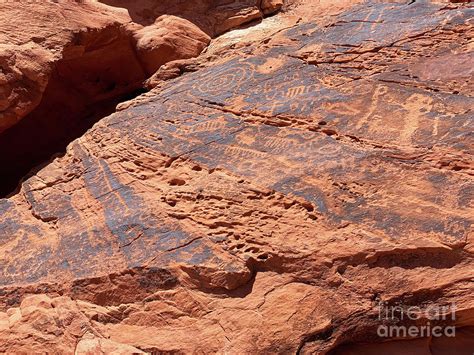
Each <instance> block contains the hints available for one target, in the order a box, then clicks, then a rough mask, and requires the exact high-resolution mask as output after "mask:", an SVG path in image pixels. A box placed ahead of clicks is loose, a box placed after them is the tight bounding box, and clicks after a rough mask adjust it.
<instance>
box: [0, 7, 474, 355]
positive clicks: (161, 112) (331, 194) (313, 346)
mask: <svg viewBox="0 0 474 355" xmlns="http://www.w3.org/2000/svg"><path fill="white" fill-rule="evenodd" d="M103 2H104V3H107V4H102V5H100V4H98V3H90V4H73V3H70V4H69V5H64V4H63V3H58V4H56V5H53V4H52V3H51V4H49V3H48V5H47V6H66V8H67V7H68V6H77V8H78V9H79V8H80V9H81V10H80V11H87V9H88V6H93V7H94V8H95V9H98V8H100V9H102V10H101V11H112V10H109V7H110V6H111V5H117V6H119V5H121V6H122V7H123V9H125V8H127V6H128V8H127V10H126V11H125V10H113V11H117V14H118V15H117V16H119V17H114V18H115V21H118V22H119V25H110V27H107V26H109V25H106V24H104V25H103V26H105V27H107V28H108V30H106V31H111V33H113V34H114V36H113V38H116V41H117V42H114V41H112V42H108V41H107V40H106V38H109V39H110V38H111V37H108V36H105V37H101V36H99V37H96V36H94V37H90V34H89V32H87V33H86V34H84V33H83V34H81V35H79V37H77V38H79V39H76V40H75V41H74V42H73V43H75V44H74V46H72V47H67V46H66V47H64V48H70V49H69V54H68V56H66V58H69V59H67V61H66V62H67V63H68V64H67V65H66V64H64V67H62V66H60V68H61V70H63V71H61V70H59V72H62V73H67V70H68V68H69V70H71V68H73V69H74V70H73V71H74V72H76V73H78V74H80V73H83V72H84V70H81V68H82V65H83V63H84V62H83V61H77V62H75V60H76V58H77V55H78V54H77V53H81V55H82V56H87V55H90V56H91V57H90V60H88V61H86V62H87V63H96V64H97V65H99V64H98V62H100V58H104V60H109V58H110V57H109V56H107V55H105V54H107V53H109V51H108V50H105V49H104V52H103V53H104V55H100V54H99V53H94V51H95V49H96V48H104V45H105V43H116V44H108V45H117V46H118V48H121V50H118V49H117V50H113V51H112V52H113V53H115V54H117V53H125V52H126V50H125V48H135V47H133V46H132V45H130V46H131V47H127V46H124V45H119V44H118V43H121V38H122V37H120V36H121V34H122V33H125V32H126V33H132V34H133V36H138V37H133V36H132V37H131V38H140V39H139V40H138V42H137V43H139V44H140V46H142V47H139V48H152V50H151V51H147V52H146V53H147V56H149V57H148V58H149V62H148V64H149V65H152V66H153V65H154V63H156V62H159V63H162V62H161V58H160V55H161V54H162V51H161V50H157V51H156V53H153V49H156V48H161V46H163V47H166V48H168V47H167V45H168V42H167V39H166V38H174V37H176V40H179V41H180V42H179V43H180V44H178V45H177V46H176V48H185V49H186V53H188V52H187V50H189V51H190V52H189V53H191V52H192V53H193V56H195V55H196V54H197V53H198V52H199V51H200V48H201V46H202V47H204V46H208V47H207V48H206V50H204V52H203V53H201V54H200V55H199V56H198V57H197V58H195V59H190V58H188V57H186V58H182V59H180V60H178V61H174V59H176V58H173V59H172V60H173V61H172V62H170V63H167V64H166V65H164V66H161V67H160V69H159V70H158V72H159V75H158V77H155V79H154V80H155V81H154V82H153V84H150V87H154V89H153V90H152V91H150V92H149V93H147V94H145V95H142V96H140V97H138V98H136V99H134V100H133V101H131V102H127V103H124V104H122V105H121V109H120V111H117V112H116V113H114V114H112V115H110V116H108V117H105V118H103V119H102V120H100V121H99V122H98V123H97V124H95V125H94V127H93V128H91V129H90V130H88V131H87V132H86V133H85V134H84V135H82V136H81V137H80V138H78V139H76V140H74V141H72V142H71V143H70V144H69V145H68V148H67V150H66V152H65V154H62V155H61V156H58V157H56V158H54V159H52V160H51V161H50V162H49V163H48V164H45V165H44V166H43V167H41V168H37V169H36V171H35V172H34V173H33V174H31V176H30V177H29V178H27V179H25V180H24V181H23V182H22V184H21V186H20V188H19V189H18V190H17V191H16V192H15V193H13V194H10V195H9V196H8V198H4V199H0V270H1V273H0V352H5V353H32V352H33V353H41V352H49V353H58V354H73V353H74V354H95V353H119V354H132V353H178V354H188V353H198V354H201V353H205V354H208V353H218V354H256V353H262V354H291V353H297V354H332V355H334V354H387V355H388V354H447V353H449V354H451V353H452V354H463V355H464V354H469V355H470V354H472V351H473V349H474V297H473V294H474V260H473V253H474V233H473V227H472V222H473V216H474V208H473V207H474V206H473V201H474V199H473V197H474V177H473V174H474V162H473V147H474V144H473V143H474V141H473V135H472V132H473V128H474V122H473V111H472V110H473V107H474V97H473V93H474V82H473V75H472V74H473V72H472V70H473V69H472V68H473V59H474V52H473V51H474V47H473V39H472V38H473V35H474V23H473V19H474V7H473V6H472V4H469V3H456V4H454V3H450V2H441V1H440V2H430V1H415V2H413V1H406V2H405V1H397V2H389V3H384V2H379V1H369V2H360V3H357V2H349V1H335V2H329V1H328V2H326V1H321V2H311V1H309V0H307V1H301V2H295V3H294V4H289V6H288V7H286V8H285V12H284V13H282V14H278V15H276V16H274V17H270V18H268V19H265V20H263V21H262V22H261V23H260V24H258V25H255V26H252V27H249V28H243V29H239V30H236V31H231V32H228V33H225V34H223V35H222V36H220V37H219V38H217V39H215V40H212V41H211V42H210V44H209V45H208V42H209V39H210V38H211V37H215V36H216V33H217V32H219V33H222V31H224V28H225V29H228V28H227V26H230V25H229V24H231V25H232V26H234V25H235V23H239V24H241V23H242V21H243V20H242V18H243V19H245V21H247V20H249V19H250V18H253V17H254V16H255V18H259V17H261V16H262V14H263V13H266V11H267V10H265V9H267V8H268V7H267V6H270V8H271V7H272V6H274V7H275V8H279V7H280V6H281V2H279V1H263V2H261V3H260V2H258V4H257V5H255V4H256V3H257V2H251V1H239V2H235V1H234V2H231V1H227V2H226V1H216V2H213V4H216V3H218V4H219V6H218V7H216V8H215V9H216V10H215V11H216V13H219V14H223V13H225V12H223V11H222V9H227V10H228V11H229V12H228V13H227V15H226V19H225V20H224V21H222V19H221V18H219V20H218V21H217V20H214V17H212V16H211V17H210V16H209V13H208V12H205V11H204V10H202V9H208V7H207V6H209V4H208V3H206V2H204V1H202V2H197V3H196V4H195V5H194V7H191V5H189V2H180V1H176V2H172V4H173V5H169V4H168V2H154V1H151V0H150V1H134V2H132V1H125V0H124V1H118V0H117V1H113V0H108V1H103ZM170 3H171V2H170ZM45 4H46V2H45ZM252 4H253V5H252ZM1 6H9V5H1ZM44 6H46V5H44ZM97 6H99V7H97ZM101 6H103V7H101ZM254 6H255V9H254ZM163 8H165V10H163ZM227 10H226V11H227ZM16 11H18V13H19V16H20V15H21V14H22V15H21V16H27V14H25V13H24V11H23V10H21V9H20V10H16ZM256 11H257V12H258V14H256V15H253V12H256ZM165 12H166V16H165V15H164V13H165ZM74 13H77V12H74ZM180 14H181V15H180ZM229 14H231V15H229ZM178 15H179V16H178ZM317 15H318V16H317ZM29 16H31V15H29ZM94 16H98V17H100V18H102V17H101V16H102V15H101V14H100V13H98V12H97V11H94V12H93V13H91V15H90V17H87V18H88V19H89V20H88V21H95V20H93V19H94ZM120 16H123V19H124V20H123V21H122V20H121V18H122V17H120ZM127 16H129V20H126V18H127ZM163 16H165V17H163ZM170 16H177V17H179V18H180V19H179V20H173V18H172V17H170ZM193 16H194V17H193ZM107 18H108V17H107ZM70 19H71V18H69V20H70ZM170 19H171V20H170ZM121 21H122V22H121ZM127 21H128V22H127ZM131 21H133V22H131ZM168 21H171V23H173V24H175V25H176V27H173V28H174V30H175V32H173V31H171V32H167V33H169V34H170V36H171V37H166V36H163V37H161V35H158V36H157V37H155V36H154V35H152V33H159V34H161V33H162V32H161V31H162V27H161V25H160V24H161V23H163V26H165V27H166V24H167V23H169V22H168ZM184 21H189V22H190V23H191V24H189V23H186V24H185V22H184ZM215 21H217V22H215ZM235 21H237V22H235ZM124 23H126V24H127V25H126V26H125V27H124V25H123V24H124ZM2 26H3V25H2ZM143 26H148V27H143ZM173 26H174V25H173ZM183 26H184V27H183ZM219 26H221V27H219ZM222 26H223V27H222ZM52 28H56V27H50V28H49V31H50V33H51V36H50V37H47V38H48V39H47V40H46V41H47V43H50V42H48V41H53V42H51V43H56V42H55V41H60V39H61V38H62V37H61V36H60V35H58V34H54V33H53V30H52ZM144 28H147V29H146V30H144ZM183 28H185V29H183ZM43 30H44V31H48V30H47V27H45V29H43ZM188 30H189V31H190V32H189V33H192V34H193V36H192V37H193V38H194V39H195V41H194V40H190V39H188V38H182V37H181V35H182V33H183V31H184V32H186V31H188ZM101 31H102V30H101ZM124 31H125V32H124ZM127 31H131V32H127ZM148 31H150V32H148ZM4 32H5V31H4V30H2V31H0V34H1V36H5V34H4ZM5 33H7V34H8V35H10V36H21V35H22V34H21V33H20V34H18V32H16V31H15V27H14V26H13V27H12V28H10V29H9V30H8V31H7V32H5ZM45 33H46V32H45ZM80 33H82V32H80ZM57 36H60V37H57ZM45 38H46V37H45ZM57 38H60V39H57ZM99 38H100V39H101V40H99ZM127 38H128V37H127ZM124 41H125V40H124ZM181 41H182V42H181ZM20 43H21V40H20V39H18V44H17V45H18V46H19V45H21V44H20ZM127 43H130V42H127ZM132 43H133V41H132ZM170 43H173V44H176V42H175V41H174V40H170ZM99 44H100V45H99ZM29 45H30V46H33V44H29ZM35 45H36V44H35ZM61 45H62V44H61ZM114 48H115V47H114ZM127 50H128V49H127ZM130 50H132V49H130ZM45 51H46V52H48V51H47V50H45V49H44V48H43V47H42V48H41V49H38V50H35V53H39V54H38V56H40V55H41V53H43V52H44V53H46V52H45ZM122 51H123V52H122ZM48 53H49V52H48ZM134 53H136V52H134ZM138 53H139V52H138ZM172 54H173V55H174V54H175V52H173V53H172ZM52 55H53V54H48V55H46V54H45V55H44V56H43V57H42V58H44V61H45V63H46V62H47V63H50V62H54V60H56V59H55V58H54V57H52ZM123 55H124V56H125V57H126V55H125V54H123ZM4 57H5V56H3V57H1V58H4ZM50 57H51V58H50ZM8 58H10V57H8V56H7V59H8ZM139 58H142V56H139ZM7 59H6V60H7ZM69 61H71V62H69ZM138 62H140V61H139V60H138ZM15 63H19V64H15V65H18V67H21V65H26V66H25V67H28V66H29V67H32V66H33V67H34V65H38V63H40V62H39V61H38V62H36V61H34V62H33V63H29V62H28V61H26V62H24V63H25V64H21V63H23V59H22V58H21V57H20V59H18V60H17V62H15ZM72 63H76V64H72ZM120 63H123V62H120ZM120 63H119V62H117V61H113V60H112V59H110V65H117V66H120V67H121V68H123V64H120ZM9 68H13V65H10V66H9ZM145 68H146V67H145ZM154 69H155V68H153V70H154ZM140 70H144V69H143V67H142V66H139V68H138V69H137V72H140ZM153 70H151V69H150V70H148V72H149V73H151V72H152V71H153ZM19 71H20V72H21V70H20V69H19ZM33 71H34V70H33ZM26 72H28V71H26ZM128 72H129V71H127V73H128ZM132 72H134V71H133V70H131V71H130V73H132ZM18 75H20V74H18ZM21 75H24V76H25V77H27V75H26V74H21ZM64 75H65V77H66V78H69V79H71V78H73V79H74V78H76V76H75V75H72V74H64ZM146 76H147V75H144V76H142V77H140V78H138V77H137V82H141V81H142V80H144V79H143V78H144V77H146ZM77 78H78V77H77ZM121 78H122V76H118V79H121ZM41 80H42V79H41ZM41 80H40V79H38V80H37V82H38V83H39V82H42V81H41ZM71 80H72V79H71ZM12 82H14V83H17V81H16V80H13V81H12ZM132 82H134V80H132V79H130V80H126V83H127V84H130V83H132ZM58 83H61V84H64V81H62V80H59V81H58ZM89 83H90V82H89V81H87V80H85V79H84V80H83V79H80V80H79V79H78V80H77V81H74V80H72V82H71V83H68V84H67V85H66V86H67V88H69V87H75V88H76V89H77V88H82V90H84V92H86V93H90V95H91V96H93V97H97V95H98V94H97V92H95V93H94V90H99V88H100V84H98V83H96V84H95V85H92V84H90V85H89ZM9 85H10V86H11V87H14V85H13V84H9ZM58 85H59V84H58ZM119 86H120V85H119ZM119 86H118V87H119ZM76 89H75V90H76ZM12 90H13V89H12ZM32 90H33V91H31V92H32V93H34V92H35V91H34V90H37V91H41V90H40V89H39V86H33V88H32ZM77 90H79V89H77ZM113 90H119V89H118V88H117V86H115V87H114V89H113ZM23 91H24V90H23ZM23 91H22V92H23ZM25 92H29V91H28V90H26V91H25ZM57 92H61V93H64V91H63V90H57ZM53 96H54V95H53ZM72 96H74V95H72ZM70 97H71V95H69V94H67V91H66V96H65V98H64V100H66V101H67V102H69V101H68V100H69V98H70ZM40 101H41V100H40ZM72 102H74V101H72ZM40 105H45V106H44V109H45V110H46V111H47V110H48V108H49V109H51V106H50V104H47V103H45V102H44V100H43V101H42V103H41V104H40ZM15 107H17V106H15ZM71 111H74V110H71ZM99 111H100V110H99ZM48 112H49V111H48ZM65 112H66V113H67V112H69V111H65ZM63 113H64V112H63ZM42 116H44V115H42ZM58 117H64V116H63V115H59V116H58ZM452 304H455V312H454V316H453V317H451V318H449V319H447V320H442V321H441V320H440V321H438V320H432V321H431V323H433V324H432V325H433V326H455V327H456V337H454V338H452V337H447V336H441V337H416V338H397V337H392V338H380V337H379V336H378V335H377V329H378V327H379V326H380V325H381V323H384V324H385V323H387V324H389V325H390V324H391V325H396V326H412V325H420V324H426V323H427V322H429V320H428V319H427V317H426V311H427V310H428V309H430V308H433V307H445V306H447V305H452ZM381 305H383V307H386V308H390V307H394V306H397V307H400V308H399V309H400V310H401V313H400V314H398V318H396V317H395V318H394V317H392V318H390V319H388V320H387V319H385V320H383V321H381V320H380V319H379V315H380V312H381V309H382V310H383V307H382V308H381ZM415 306H416V307H417V309H418V311H419V317H418V319H417V320H411V319H409V318H408V317H407V316H404V317H403V316H402V315H404V314H405V313H404V312H405V311H406V310H407V308H409V307H415Z"/></svg>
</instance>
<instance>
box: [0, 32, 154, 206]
mask: <svg viewBox="0 0 474 355" xmlns="http://www.w3.org/2000/svg"><path fill="white" fill-rule="evenodd" d="M146 77H147V75H146V73H145V71H144V69H143V67H142V65H141V63H140V61H139V60H138V59H137V57H136V53H135V50H134V47H133V42H132V38H131V36H130V34H129V33H127V31H125V30H124V29H123V28H122V27H120V26H114V27H109V28H106V29H104V30H102V31H100V32H98V31H90V32H82V33H79V34H77V35H76V36H75V38H74V39H73V40H72V42H71V45H70V46H69V47H67V48H66V49H65V50H64V53H63V59H62V60H60V61H59V62H57V63H56V64H55V67H54V69H53V72H52V74H51V76H50V78H49V83H48V86H47V87H46V90H45V92H44V93H43V97H42V100H41V103H40V104H39V105H38V106H37V107H36V108H35V109H34V110H33V111H32V112H31V113H30V114H28V115H27V116H26V117H24V118H23V119H22V120H21V121H20V122H19V123H18V124H17V125H15V126H13V127H11V128H10V129H8V130H6V131H4V132H2V133H1V134H0V164H1V166H2V173H1V174H0V197H4V196H7V195H8V194H10V193H12V192H13V191H14V190H15V189H16V188H17V186H18V184H19V183H20V182H21V180H22V178H24V177H25V176H28V175H29V172H32V171H34V170H37V168H39V167H41V166H42V165H44V163H45V162H48V161H49V159H50V158H51V157H52V156H55V155H58V154H59V155H60V154H62V153H63V152H64V151H65V149H66V146H67V145H68V144H69V143H70V142H71V141H72V140H74V139H76V138H78V137H80V136H81V135H83V134H84V133H85V132H86V131H87V130H88V129H89V128H90V127H92V126H93V125H94V123H96V122H97V121H98V120H100V119H101V118H103V117H105V116H107V115H109V114H111V113H113V112H114V111H115V107H116V105H117V104H118V103H119V102H122V101H125V100H129V99H132V98H134V97H135V96H137V95H139V94H141V93H143V92H144V90H143V89H142V83H143V80H145V79H146Z"/></svg>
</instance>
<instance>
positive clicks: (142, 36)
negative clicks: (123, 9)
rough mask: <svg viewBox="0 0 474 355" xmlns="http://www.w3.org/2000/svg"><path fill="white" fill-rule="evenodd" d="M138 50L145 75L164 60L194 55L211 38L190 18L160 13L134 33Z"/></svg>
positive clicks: (150, 72)
mask: <svg viewBox="0 0 474 355" xmlns="http://www.w3.org/2000/svg"><path fill="white" fill-rule="evenodd" d="M134 38H135V40H136V42H137V44H136V48H137V54H138V56H139V58H140V60H141V62H142V63H143V65H144V66H145V68H146V70H147V73H148V75H152V74H154V73H155V72H156V71H157V70H158V69H159V68H160V67H161V66H162V65H163V64H166V63H168V62H171V61H174V60H178V59H189V58H194V57H197V56H198V55H199V54H200V53H201V52H202V50H203V49H204V48H206V47H207V45H208V44H209V42H210V41H211V38H210V37H209V36H208V35H206V34H205V33H204V32H202V31H201V30H200V29H199V27H197V26H196V25H194V24H192V23H191V22H189V21H187V20H184V19H180V18H179V17H175V16H161V17H159V18H158V19H157V20H156V21H155V23H154V24H153V25H151V26H147V27H144V28H142V29H140V30H138V31H137V32H136V33H135V36H134Z"/></svg>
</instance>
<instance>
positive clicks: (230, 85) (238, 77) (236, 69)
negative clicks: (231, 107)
mask: <svg viewBox="0 0 474 355" xmlns="http://www.w3.org/2000/svg"><path fill="white" fill-rule="evenodd" d="M254 71H255V67H254V66H253V65H252V64H250V63H245V62H240V61H233V62H232V63H226V64H223V65H222V66H220V67H218V68H216V69H213V70H211V71H209V72H207V73H204V75H203V77H202V80H200V82H199V83H198V84H197V85H196V88H197V90H198V93H200V94H202V95H205V96H206V97H207V96H209V98H212V96H213V95H215V96H219V95H222V94H225V93H229V92H235V91H238V90H239V89H240V87H241V86H242V84H243V83H245V82H246V81H248V80H251V78H252V76H253V73H254Z"/></svg>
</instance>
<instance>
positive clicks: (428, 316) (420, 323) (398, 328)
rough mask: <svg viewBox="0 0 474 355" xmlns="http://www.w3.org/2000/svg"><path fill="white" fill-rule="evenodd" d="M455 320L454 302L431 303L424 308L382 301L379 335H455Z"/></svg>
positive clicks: (383, 336)
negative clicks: (447, 303) (443, 304)
mask: <svg viewBox="0 0 474 355" xmlns="http://www.w3.org/2000/svg"><path fill="white" fill-rule="evenodd" d="M455 320H456V305H455V304H454V303H453V304H449V305H446V306H438V305H431V306H427V307H426V308H423V309H422V308H421V307H417V306H404V305H396V306H391V305H387V304H386V303H385V302H382V301H381V302H380V303H379V321H380V323H381V325H379V326H378V328H377V335H378V336H379V337H381V338H406V337H414V338H418V337H442V336H446V337H455V336H456V327H455V326H453V325H452V324H454V321H455ZM400 324H412V325H400ZM446 324H451V325H446Z"/></svg>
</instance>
